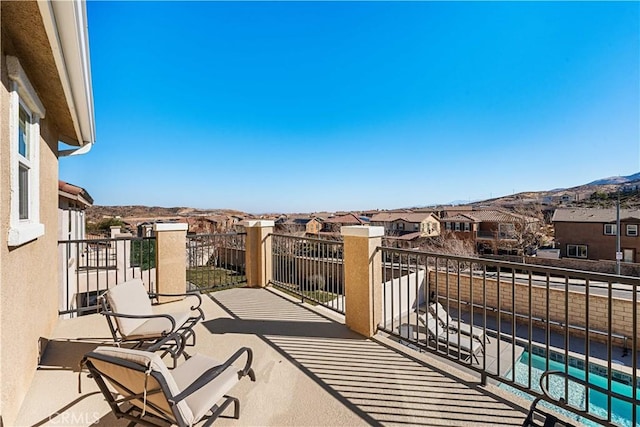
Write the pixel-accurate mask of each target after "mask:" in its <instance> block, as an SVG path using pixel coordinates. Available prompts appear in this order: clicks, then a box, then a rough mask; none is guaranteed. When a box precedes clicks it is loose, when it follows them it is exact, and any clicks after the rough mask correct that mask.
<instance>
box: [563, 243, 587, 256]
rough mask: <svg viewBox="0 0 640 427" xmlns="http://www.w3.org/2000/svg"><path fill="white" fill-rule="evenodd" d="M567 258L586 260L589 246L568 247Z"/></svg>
mask: <svg viewBox="0 0 640 427" xmlns="http://www.w3.org/2000/svg"><path fill="white" fill-rule="evenodd" d="M567 256H568V257H571V258H586V257H587V245H567Z"/></svg>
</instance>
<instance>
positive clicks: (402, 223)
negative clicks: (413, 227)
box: [396, 222, 404, 231]
mask: <svg viewBox="0 0 640 427" xmlns="http://www.w3.org/2000/svg"><path fill="white" fill-rule="evenodd" d="M396 230H401V231H404V222H397V223H396Z"/></svg>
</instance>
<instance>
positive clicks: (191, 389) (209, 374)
mask: <svg viewBox="0 0 640 427" xmlns="http://www.w3.org/2000/svg"><path fill="white" fill-rule="evenodd" d="M243 353H247V361H246V363H245V365H244V368H243V369H242V370H241V371H238V376H239V377H240V378H242V377H243V376H245V375H249V378H251V381H255V380H256V375H255V373H254V372H253V369H251V364H252V363H253V351H252V350H251V349H250V348H249V347H242V348H241V349H240V350H238V351H236V352H235V353H234V354H233V356H231V357H230V358H228V359H227V361H226V362H224V363H223V364H222V365H218V366H214V367H213V368H210V369H208V370H206V371H205V372H204V373H203V374H202V375H200V376H199V377H198V378H197V379H196V380H195V381H194V382H192V383H191V384H190V385H189V386H188V387H187V388H185V389H184V390H183V391H182V392H180V393H178V394H177V395H175V396H173V398H171V399H168V400H169V402H171V403H172V404H175V403H177V402H180V401H181V400H183V399H185V398H186V397H188V396H190V395H191V394H193V393H195V392H196V391H198V390H199V389H201V388H202V387H204V386H205V385H207V384H209V383H210V382H211V381H212V380H213V379H215V378H216V377H217V376H218V375H220V374H221V373H222V372H224V371H225V370H226V369H227V368H229V367H230V366H232V365H233V362H235V361H236V360H237V359H238V358H239V357H240V356H242V354H243Z"/></svg>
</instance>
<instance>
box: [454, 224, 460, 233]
mask: <svg viewBox="0 0 640 427" xmlns="http://www.w3.org/2000/svg"><path fill="white" fill-rule="evenodd" d="M455 224H456V231H460V223H459V222H456V223H455Z"/></svg>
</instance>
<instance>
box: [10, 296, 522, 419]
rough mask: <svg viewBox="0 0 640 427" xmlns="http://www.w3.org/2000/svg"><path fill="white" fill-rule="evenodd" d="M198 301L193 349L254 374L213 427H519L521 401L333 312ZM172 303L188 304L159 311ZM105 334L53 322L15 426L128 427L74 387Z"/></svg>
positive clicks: (93, 320) (100, 321) (74, 322)
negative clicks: (250, 354)
mask: <svg viewBox="0 0 640 427" xmlns="http://www.w3.org/2000/svg"><path fill="white" fill-rule="evenodd" d="M203 299H204V303H203V307H204V310H205V314H206V318H207V319H208V320H206V321H205V322H203V323H202V324H200V325H198V326H197V328H198V329H197V337H198V342H197V345H196V348H195V351H197V352H201V353H204V354H208V355H211V356H213V357H216V358H218V359H221V360H224V358H226V356H228V355H230V354H232V353H233V352H234V351H235V350H236V349H238V348H239V347H241V346H248V347H251V348H252V349H253V351H254V369H255V371H256V375H257V382H255V383H252V382H250V381H249V380H248V379H243V380H242V381H241V382H240V383H239V384H238V385H237V386H236V387H235V388H234V389H233V390H232V392H231V394H232V395H234V396H236V397H238V398H240V402H241V413H240V419H239V420H234V419H231V418H220V419H218V420H217V421H216V425H236V426H246V425H250V426H254V425H256V426H257V425H259V426H276V425H277V426H289V425H295V426H318V425H330V426H339V425H342V426H347V425H348V426H354V425H393V424H395V425H442V426H460V425H502V426H519V425H521V424H522V422H523V420H524V418H525V413H524V412H523V409H522V407H525V408H526V407H528V403H527V402H524V401H522V400H520V399H518V398H517V397H515V396H511V395H509V394H508V393H506V392H504V391H503V390H500V389H498V388H497V387H494V386H492V385H488V386H485V387H481V386H479V383H478V378H477V377H476V376H471V375H469V374H467V373H464V372H462V371H460V370H458V369H457V368H455V367H452V366H450V365H448V364H444V363H442V362H441V361H440V360H438V359H436V358H433V357H432V356H430V355H428V354H421V353H417V352H414V351H411V350H408V349H407V348H406V347H403V346H401V345H399V344H398V343H395V342H393V341H392V340H389V339H386V338H385V337H382V336H380V334H378V336H376V338H375V339H374V340H368V339H364V338H363V337H361V336H360V335H357V334H355V333H353V332H351V331H350V330H349V329H348V328H347V327H346V326H345V325H344V324H343V323H344V322H343V320H342V319H341V318H340V316H338V315H334V314H332V313H326V312H325V311H324V310H322V309H317V308H314V307H310V306H308V305H305V304H300V303H298V302H295V301H293V300H291V299H290V298H289V297H288V296H286V295H283V294H281V293H279V292H278V291H275V290H271V289H248V288H241V289H230V290H226V291H221V292H217V293H215V294H212V298H211V299H209V298H206V297H205V298H203ZM176 305H185V302H179V303H172V304H166V305H163V306H160V309H161V310H167V311H174V310H176V309H177V308H179V307H176ZM185 306H186V305H185ZM109 336H110V335H109V331H108V328H107V324H106V321H105V319H104V318H102V316H100V315H89V316H84V317H81V318H76V319H69V320H60V321H59V324H58V326H57V328H56V331H55V334H54V336H53V338H52V339H51V340H50V342H49V344H48V346H47V349H46V351H45V354H44V355H43V358H42V361H41V364H40V369H38V371H37V372H36V374H35V377H34V380H33V382H32V384H31V387H30V389H29V391H28V394H27V397H26V399H25V401H24V403H23V406H22V408H21V410H20V413H19V416H18V419H17V422H16V425H20V426H41V425H59V426H60V425H62V426H68V425H91V424H93V425H99V426H118V425H123V426H124V425H127V422H125V421H118V420H116V419H115V417H114V416H113V415H112V414H111V413H110V410H109V407H108V405H107V404H106V402H105V401H104V400H103V397H102V395H101V394H100V393H99V392H98V389H97V386H96V384H95V382H94V381H93V380H92V379H90V378H87V374H86V372H83V373H82V374H81V375H80V377H81V384H82V392H81V393H78V372H79V361H80V359H81V358H82V355H83V354H84V353H86V352H87V351H90V350H91V349H93V348H95V347H96V346H97V345H100V344H102V343H108V342H109V339H108V337H109ZM190 350H191V351H190V352H191V353H193V352H194V349H193V348H190ZM187 351H188V352H189V350H187ZM168 363H170V361H169V362H168Z"/></svg>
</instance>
